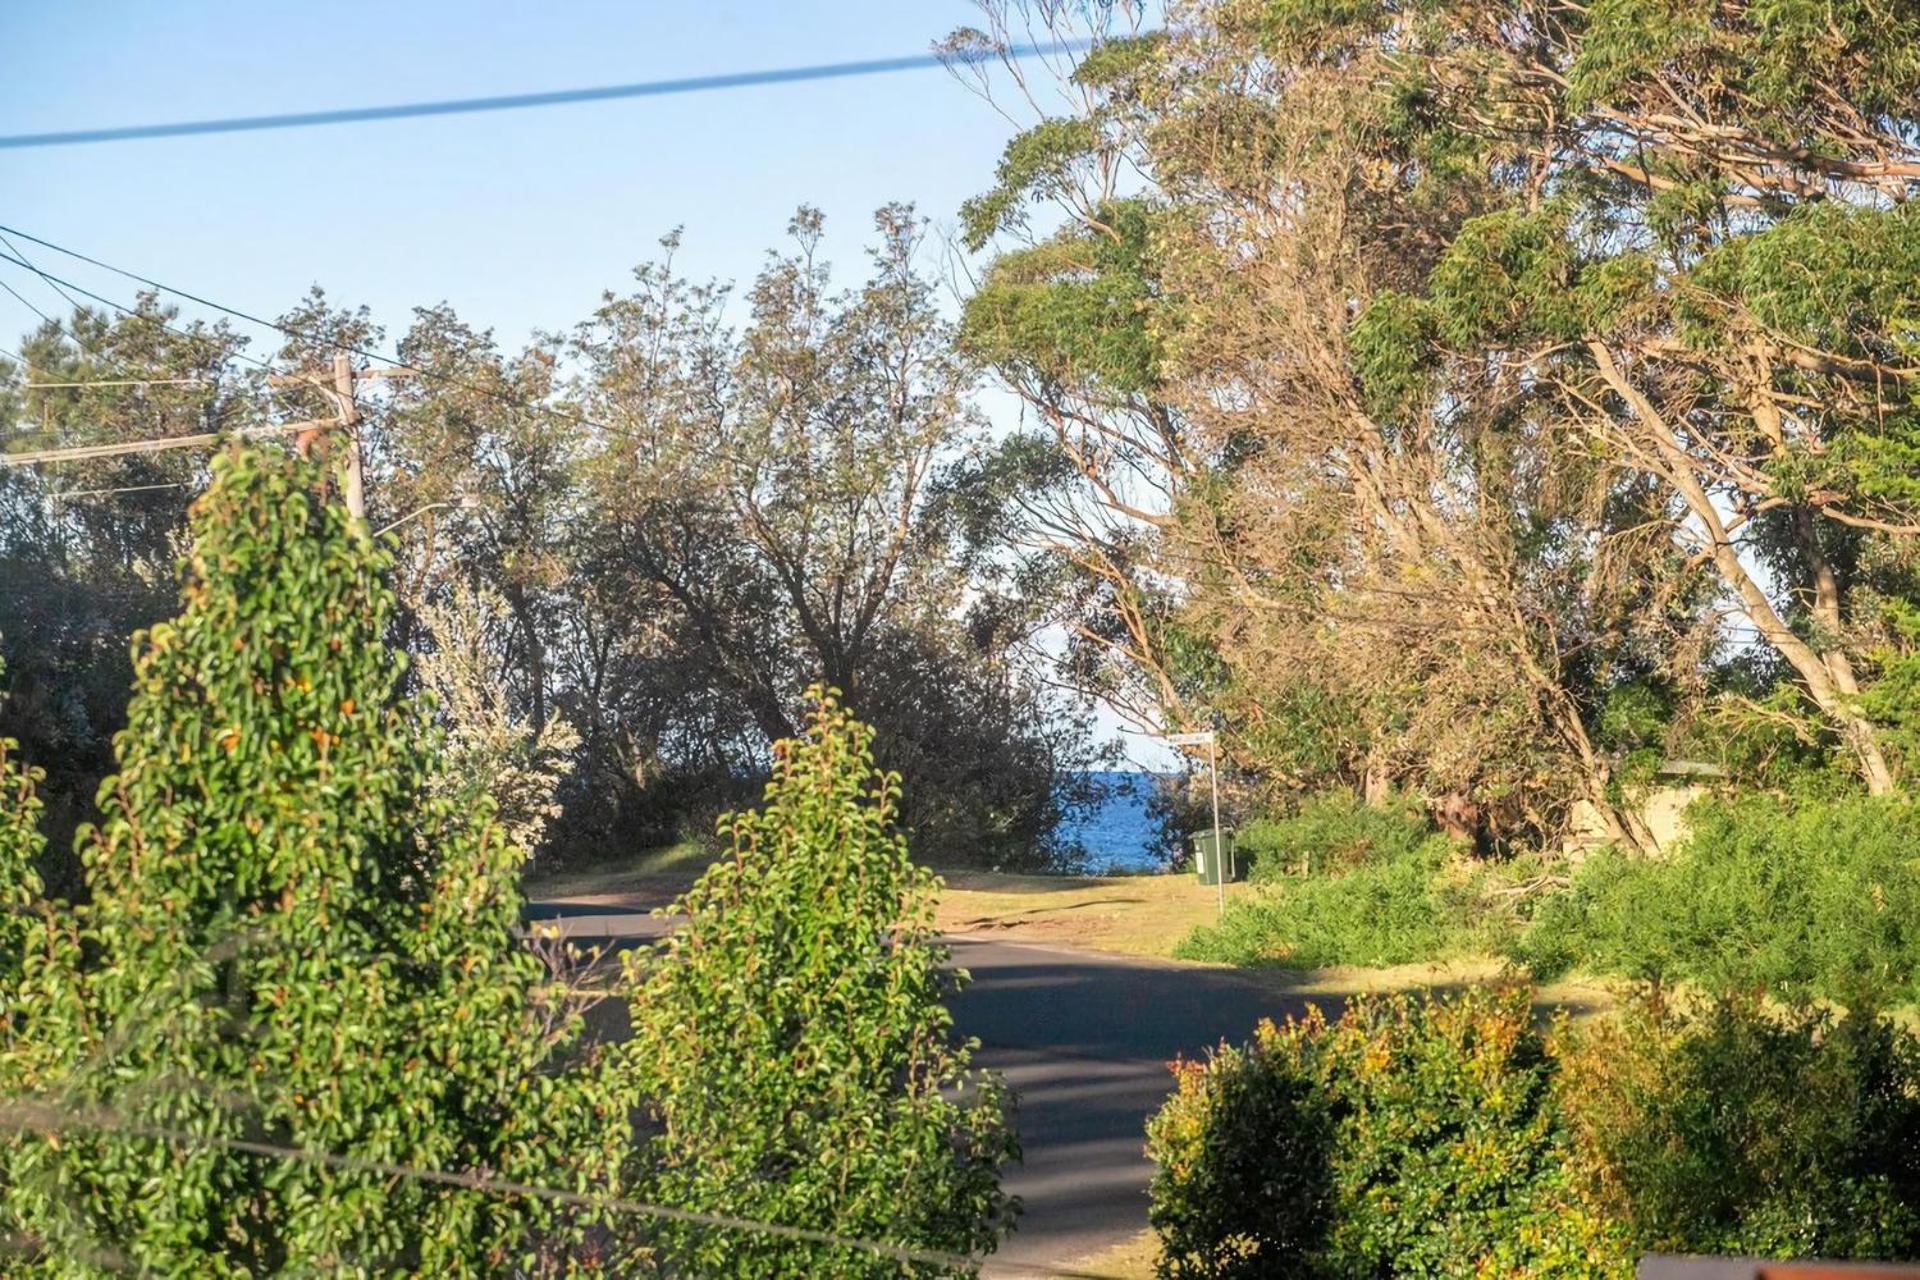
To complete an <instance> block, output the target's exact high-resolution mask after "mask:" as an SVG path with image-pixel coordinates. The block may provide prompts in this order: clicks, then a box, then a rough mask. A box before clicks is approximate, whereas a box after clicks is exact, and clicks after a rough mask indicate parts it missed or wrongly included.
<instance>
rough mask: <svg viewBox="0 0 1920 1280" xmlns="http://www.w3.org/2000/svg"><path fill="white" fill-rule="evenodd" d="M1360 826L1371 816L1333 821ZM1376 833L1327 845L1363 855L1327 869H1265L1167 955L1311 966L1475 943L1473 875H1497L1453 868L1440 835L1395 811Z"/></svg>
mask: <svg viewBox="0 0 1920 1280" xmlns="http://www.w3.org/2000/svg"><path fill="white" fill-rule="evenodd" d="M1382 818H1388V816H1382ZM1311 825H1317V827H1319V829H1321V831H1325V829H1329V827H1338V823H1334V821H1323V819H1319V818H1315V819H1311ZM1365 825H1373V819H1365V821H1363V823H1354V825H1346V827H1338V829H1344V831H1348V833H1354V831H1359V829H1361V827H1365ZM1377 831H1379V833H1380V835H1382V837H1386V835H1390V839H1382V841H1380V842H1377V844H1375V842H1371V837H1365V839H1356V841H1348V842H1336V844H1332V846H1331V848H1334V850H1346V852H1350V854H1354V852H1357V850H1365V854H1367V856H1369V858H1371V860H1367V862H1359V864H1357V865H1352V867H1350V869H1346V871H1338V873H1332V875H1306V877H1273V875H1269V877H1265V881H1263V883H1260V885H1256V887H1254V896H1252V898H1246V900H1242V902H1235V904H1233V906H1229V908H1227V915H1225V917H1223V919H1221V921H1219V923H1217V925H1202V927H1198V929H1194V931H1192V935H1188V936H1187V938H1183V940H1181V944H1179V948H1177V954H1179V956H1185V958H1188V960H1212V961H1219V963H1238V965H1250V963H1283V965H1288V967H1296V969H1317V967H1321V965H1398V963H1413V961H1421V960H1438V958H1444V956H1450V954H1457V952H1463V950H1471V948H1475V946H1476V944H1478V942H1480V938H1478V933H1480V921H1478V915H1480V904H1478V900H1476V894H1475V885H1473V879H1475V877H1480V875H1498V873H1492V871H1484V869H1465V867H1455V865H1453V846H1452V844H1450V842H1448V839H1446V837H1442V835H1425V837H1423V839H1413V835H1415V833H1413V831H1409V829H1407V827H1405V825H1404V823H1402V821H1400V819H1388V821H1382V823H1379V827H1377ZM1323 848H1325V846H1323ZM1256 865H1260V864H1256Z"/></svg>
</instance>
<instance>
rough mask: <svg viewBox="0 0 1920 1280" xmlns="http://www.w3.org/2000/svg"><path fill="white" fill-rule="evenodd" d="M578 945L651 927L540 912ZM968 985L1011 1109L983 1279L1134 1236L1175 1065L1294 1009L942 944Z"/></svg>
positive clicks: (971, 941)
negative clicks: (1006, 1196) (1004, 1207)
mask: <svg viewBox="0 0 1920 1280" xmlns="http://www.w3.org/2000/svg"><path fill="white" fill-rule="evenodd" d="M533 910H534V913H535V914H537V915H539V916H543V917H554V918H557V919H558V920H559V921H560V922H561V923H562V926H563V928H564V929H565V930H566V932H567V933H568V934H569V935H571V936H573V937H575V938H577V939H579V940H581V941H583V942H584V941H588V940H592V939H596V938H606V939H615V940H619V941H623V942H626V941H629V940H630V941H631V942H639V941H642V940H645V939H647V938H652V937H657V936H659V934H660V933H661V932H662V930H663V928H664V927H665V926H664V922H662V921H659V920H654V919H652V918H650V917H648V916H646V915H644V914H640V913H637V912H623V911H619V910H617V909H614V908H608V907H600V906H571V905H564V904H541V905H538V906H536V907H535V908H534V909H533ZM946 941H947V942H948V944H949V945H950V946H951V947H952V948H953V955H954V961H955V963H956V964H958V965H960V966H961V967H963V968H965V969H967V970H968V971H969V972H970V973H971V974H972V976H973V981H972V983H971V984H970V985H969V986H968V987H967V988H966V989H965V990H963V991H962V992H961V993H960V995H959V996H958V997H957V998H956V999H955V1001H954V1004H953V1012H954V1017H955V1020H956V1021H957V1022H958V1024H959V1027H960V1030H961V1032H962V1033H963V1034H966V1035H970V1036H974V1037H976V1038H978V1039H979V1041H980V1052H979V1054H978V1055H977V1056H976V1058H975V1062H976V1064H977V1065H979V1066H982V1067H987V1068H991V1069H993V1070H995V1071H998V1072H1000V1073H1001V1074H1003V1075H1004V1076H1005V1077H1006V1079H1007V1083H1008V1084H1009V1085H1011V1086H1012V1087H1013V1089H1014V1090H1015V1091H1016V1092H1017V1093H1018V1095H1019V1111H1018V1114H1017V1123H1018V1127H1019V1133H1020V1141H1021V1145H1022V1147H1023V1148H1024V1150H1025V1161H1024V1163H1023V1164H1022V1165H1021V1166H1019V1167H1018V1168H1016V1169H1014V1170H1012V1171H1011V1172H1010V1173H1009V1174H1008V1176H1007V1177H1006V1178H1005V1179H1004V1182H1003V1185H1004V1186H1005V1188H1006V1189H1007V1190H1008V1191H1010V1192H1012V1193H1014V1194H1015V1195H1018V1196H1020V1197H1021V1198H1022V1200H1023V1201H1024V1202H1025V1205H1026V1212H1025V1213H1024V1214H1023V1215H1022V1217H1021V1220H1020V1226H1019V1230H1018V1231H1016V1232H1015V1233H1014V1235H1013V1237H1012V1238H1011V1239H1010V1240H1008V1241H1007V1243H1006V1244H1005V1245H1003V1246H1002V1248H1001V1251H1000V1253H999V1254H998V1255H996V1258H995V1263H997V1265H995V1264H992V1263H990V1264H989V1266H988V1268H987V1274H988V1275H993V1274H995V1273H996V1272H1001V1273H1004V1274H1007V1275H1020V1274H1023V1272H1022V1270H1021V1269H1020V1266H1019V1264H1021V1263H1050V1264H1054V1265H1059V1264H1063V1263H1071V1262H1074V1261H1076V1260H1079V1259H1082V1258H1084V1257H1086V1256H1087V1255H1089V1254H1093V1253H1097V1252H1099V1251H1101V1250H1104V1249H1106V1248H1108V1247H1110V1246H1112V1245H1115V1244H1118V1243H1121V1242H1122V1241H1125V1240H1128V1239H1131V1238H1132V1237H1133V1236H1135V1235H1137V1234H1139V1233H1140V1232H1141V1231H1143V1230H1145V1229H1146V1225H1147V1198H1146V1188H1147V1180H1148V1178H1149V1177H1150V1176H1151V1175H1152V1165H1151V1164H1149V1163H1148V1161H1147V1159H1146V1156H1145V1154H1144V1153H1143V1151H1142V1144H1143V1142H1144V1135H1145V1126H1146V1121H1147V1117H1148V1116H1150V1115H1152V1114H1153V1112H1154V1111H1155V1110H1157V1109H1158V1108H1159V1106H1160V1103H1161V1102H1162V1101H1163V1100H1164V1099H1165V1097H1166V1095H1167V1091H1168V1089H1169V1088H1170V1086H1171V1081H1170V1079H1169V1076H1168V1074H1167V1064H1168V1062H1170V1061H1171V1060H1172V1059H1174V1058H1175V1057H1178V1056H1180V1055H1183V1054H1184V1055H1186V1056H1188V1057H1193V1056H1196V1055H1199V1054H1201V1053H1204V1052H1205V1051H1206V1050H1207V1049H1208V1048H1210V1047H1212V1046H1213V1045H1215V1044H1217V1043H1218V1042H1219V1041H1220V1040H1221V1039H1222V1038H1227V1039H1233V1040H1242V1039H1245V1038H1246V1037H1247V1035H1248V1034H1249V1033H1250V1032H1251V1031H1252V1029H1253V1026H1254V1024H1255V1023H1256V1022H1257V1021H1258V1020H1259V1019H1261V1018H1263V1017H1272V1018H1279V1017H1281V1016H1283V1015H1285V1014H1288V1013H1297V1012H1299V1011H1300V1010H1301V1009H1302V1008H1303V1007H1304V1006H1305V1000H1304V999H1302V998H1299V997H1292V996H1288V995H1286V994H1284V993H1280V992H1276V991H1274V990H1272V989H1270V988H1266V987H1263V986H1262V985H1260V984H1259V983H1257V982H1254V981H1252V980H1250V979H1247V978H1245V977H1242V976H1241V975H1239V974H1236V973H1233V972H1232V971H1230V970H1222V969H1208V968H1201V967H1196V966H1187V965H1178V964H1172V963H1165V962H1159V961H1154V960H1147V959H1140V958H1136V957H1132V956H1120V955H1110V954H1104V953H1094V952H1086V951H1077V950H1069V949H1067V948H1062V947H1041V946H1031V945H1025V944H1021V943H1012V942H1001V941H997V940H988V939H982V938H976V937H967V936H961V937H950V938H948V939H946Z"/></svg>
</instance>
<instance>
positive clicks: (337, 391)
mask: <svg viewBox="0 0 1920 1280" xmlns="http://www.w3.org/2000/svg"><path fill="white" fill-rule="evenodd" d="M414 372H415V371H414V370H412V369H402V368H392V369H355V368H354V367H353V357H352V356H351V355H350V354H349V353H347V352H345V351H335V352H334V353H333V369H332V375H331V378H328V377H327V376H326V375H324V374H321V373H318V372H314V373H288V374H279V373H276V374H272V375H270V376H269V377H268V378H267V382H268V384H269V385H272V386H277V387H284V386H301V387H312V388H313V389H314V390H316V391H318V392H319V393H320V394H321V395H323V396H325V397H326V398H327V400H328V402H329V403H331V404H332V406H333V421H332V422H330V423H314V424H313V425H311V426H309V427H306V428H303V429H302V430H301V431H300V432H299V433H298V434H296V435H295V436H294V438H293V447H294V448H295V449H296V450H297V451H298V452H299V454H300V456H301V457H303V458H305V457H309V456H311V454H312V451H313V444H314V441H316V440H319V439H320V438H321V432H322V431H323V430H326V429H331V430H333V431H337V432H339V434H340V438H341V441H342V445H341V447H342V448H344V449H345V450H346V478H345V481H344V482H343V484H342V493H341V496H342V497H343V498H344V499H345V500H346V504H347V513H348V514H349V515H351V516H353V517H354V518H355V519H357V520H364V519H366V518H367V481H366V469H365V461H364V456H363V453H362V450H361V447H360V399H359V384H360V380H361V379H363V378H405V377H409V376H411V375H412V374H413V373H414ZM328 443H329V442H326V441H322V445H321V453H322V455H323V456H324V455H325V453H326V452H327V448H328Z"/></svg>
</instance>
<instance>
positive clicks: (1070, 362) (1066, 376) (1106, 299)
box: [960, 200, 1162, 392]
mask: <svg viewBox="0 0 1920 1280" xmlns="http://www.w3.org/2000/svg"><path fill="white" fill-rule="evenodd" d="M1097 216H1098V220H1099V222H1100V226H1099V227H1097V228H1091V229H1090V228H1069V229H1067V230H1063V231H1061V232H1060V233H1058V234H1057V235H1056V236H1054V237H1053V238H1051V239H1049V240H1045V241H1043V242H1041V243H1040V244H1038V245H1035V246H1034V247H1032V248H1029V249H1023V250H1020V251H1017V252H1012V253H1008V254H1005V255H1003V256H1001V257H1000V258H998V259H996V260H995V262H994V264H993V266H992V268H991V269H990V270H989V271H988V273H987V278H986V280H985V281H983V282H982V284H981V287H980V288H979V289H978V290H977V291H975V293H974V294H973V296H971V297H970V298H968V299H967V303H966V308H965V311H964V313H963V316H962V320H961V327H960V342H961V345H962V346H963V347H964V348H965V349H966V350H968V351H969V352H971V353H972V354H974V355H976V356H978V357H980V358H981V359H984V360H987V361H991V362H994V363H998V364H1004V365H1008V366H1018V367H1020V368H1022V369H1024V370H1027V371H1029V372H1030V373H1031V374H1033V375H1038V376H1040V377H1043V378H1046V379H1049V380H1053V381H1057V382H1061V383H1065V384H1068V385H1076V386H1077V385H1081V384H1098V385H1106V386H1110V387H1112V388H1114V389H1116V390H1118V391H1122V392H1142V391H1148V390H1150V389H1152V388H1153V387H1154V386H1155V385H1156V384H1157V382H1158V380H1159V370H1160V361H1161V359H1162V351H1161V341H1160V336H1159V335H1158V334H1157V333H1156V331H1155V329H1154V320H1155V318H1156V314H1157V308H1156V303H1157V300H1158V297H1159V281H1158V272H1157V268H1156V267H1155V265H1154V259H1153V245H1152V237H1153V231H1154V220H1155V217H1156V213H1155V210H1154V209H1153V207H1152V206H1151V205H1150V204H1148V203H1147V202H1145V201H1141V200H1118V201H1113V202H1111V203H1109V204H1108V205H1106V206H1104V207H1102V208H1101V209H1100V210H1099V211H1098V215H1097Z"/></svg>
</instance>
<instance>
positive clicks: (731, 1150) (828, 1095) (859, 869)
mask: <svg viewBox="0 0 1920 1280" xmlns="http://www.w3.org/2000/svg"><path fill="white" fill-rule="evenodd" d="M813 696H814V699H815V702H814V711H813V714H812V718H811V721H810V723H809V724H808V726H807V729H806V733H805V736H803V737H801V738H798V739H794V740H791V741H786V742H782V743H780V744H779V745H778V746H777V747H776V753H777V757H776V764H775V767H774V776H773V780H772V781H771V782H770V783H769V784H768V786H767V792H766V802H765V804H764V806H763V807H762V808H761V809H760V810H759V811H757V812H750V813H745V814H739V815H734V816H732V817H730V818H727V819H725V820H723V821H722V824H721V829H722V831H723V833H725V834H727V835H729V836H730V837H731V840H732V851H731V854H730V855H726V856H722V857H721V858H720V859H719V860H718V861H717V862H715V864H714V865H713V867H712V868H711V869H710V870H709V871H708V872H707V873H706V874H705V875H704V876H703V877H702V878H701V880H700V882H699V883H698V884H697V885H695V886H694V888H693V889H692V890H691V891H690V892H689V893H688V894H687V895H686V896H685V897H684V898H683V899H682V900H681V901H680V902H679V903H677V904H676V905H675V906H674V907H673V908H672V910H673V911H675V912H683V913H684V914H685V915H686V917H687V921H686V923H685V924H684V925H683V926H681V927H680V928H679V929H678V930H676V932H675V933H674V935H673V937H672V938H671V940H670V941H669V942H668V943H667V945H666V948H665V950H664V951H663V952H662V953H661V955H660V956H659V957H658V958H657V959H656V960H653V961H651V968H650V969H647V970H646V972H645V988H644V990H643V991H642V993H641V995H640V997H639V999H638V1000H636V1002H635V1004H634V1019H635V1026H634V1038H633V1040H632V1041H631V1042H630V1045H629V1046H628V1055H629V1057H628V1061H629V1063H630V1064H631V1066H632V1068H633V1069H634V1072H635V1076H636V1078H637V1079H638V1080H639V1081H641V1082H642V1087H643V1088H644V1091H645V1093H646V1096H647V1098H648V1100H649V1106H650V1107H651V1109H652V1113H653V1116H652V1118H653V1121H654V1124H655V1126H656V1136H655V1137H654V1138H653V1140H652V1141H651V1143H650V1144H649V1145H648V1146H647V1147H646V1148H645V1149H644V1150H643V1151H642V1152H641V1153H640V1154H641V1161H640V1163H639V1165H638V1166H637V1168H636V1169H635V1171H634V1178H635V1181H636V1183H637V1184H638V1185H640V1186H642V1187H644V1188H645V1194H646V1195H647V1196H648V1197H649V1198H651V1199H654V1200H657V1201H660V1202H663V1203H666V1204H671V1205H676V1206H681V1207H685V1208H688V1209H695V1210H701V1211H707V1212H721V1213H728V1214H732V1215H736V1216H744V1217H748V1218H753V1219H757V1220H760V1221H770V1222H775V1223H779V1224H782V1225H786V1226H792V1227H800V1228H804V1229H808V1230H813V1231H823V1232H831V1233H834V1234H837V1235H841V1236H850V1237H857V1238H860V1239H864V1240H869V1241H876V1240H877V1241H883V1242H888V1243H893V1244H898V1245H904V1246H908V1247H911V1248H916V1249H923V1250H936V1251H945V1252H948V1253H953V1254H975V1253H979V1252H984V1251H986V1250H989V1249H991V1248H992V1247H993V1245H994V1243H995V1241H996V1240H997V1239H998V1238H999V1236H1000V1234H1001V1233H1002V1232H1004V1231H1005V1230H1006V1228H1007V1226H1008V1224H1009V1222H1010V1219H1011V1216H1012V1213H1013V1211H1014V1209H1015V1205H1014V1204H1013V1203H1012V1202H1011V1201H1010V1200H1009V1198H1008V1197H1007V1196H1005V1195H1004V1194H1003V1193H1002V1192H1001V1191H1000V1189H999V1171H1000V1168H1001V1166H1002V1165H1004V1164H1005V1163H1006V1162H1007V1161H1008V1160H1009V1159H1012V1158H1014V1157H1015V1156H1016V1155H1017V1144H1016V1143H1015V1140H1014V1138H1013V1136H1012V1134H1011V1132H1010V1131H1009V1129H1008V1127H1007V1124H1006V1121H1005V1116H1004V1106H1005V1095H1004V1091H1003V1089H1002V1088H1001V1086H1000V1084H999V1082H998V1081H997V1080H995V1079H993V1078H991V1077H988V1076H984V1075H981V1074H979V1073H976V1072H974V1071H972V1070H970V1069H969V1065H968V1064H969V1057H970V1050H971V1045H970V1044H965V1043H957V1042H956V1041H955V1039H954V1037H953V1034H952V1017H951V1015H950V1014H949V1013H948V1011H947V1009H946V1007H945V1005H944V1004H943V1003H942V999H943V996H944V994H945V993H946V991H947V989H948V984H949V973H948V970H947V969H946V968H945V962H946V959H947V956H946V954H945V950H944V949H943V948H941V947H938V946H936V945H934V944H933V943H932V941H931V938H932V930H933V901H934V894H935V892H936V881H935V879H934V877H933V875H932V873H931V872H929V871H927V870H925V869H924V868H921V867H918V866H916V865H915V864H914V862H913V861H912V860H911V859H910V858H909V857H908V855H907V847H906V841H905V840H904V839H903V838H902V836H901V835H900V833H899V831H898V830H897V828H896V826H895V819H896V814H897V806H898V803H899V779H898V777H897V776H896V775H893V774H884V773H881V772H879V771H878V770H877V769H875V767H874V764H873V757H872V754H871V743H872V737H873V734H872V730H870V729H869V728H868V727H867V726H865V725H863V724H861V723H860V722H859V721H857V720H854V719H852V718H851V717H850V716H848V715H847V714H846V712H845V711H843V710H842V709H841V708H840V706H839V705H838V703H837V701H836V700H835V698H834V696H833V695H831V694H822V693H820V691H818V690H815V691H814V694H813ZM630 963H631V964H633V965H634V966H635V967H636V968H640V967H643V966H645V965H646V964H647V963H648V962H647V961H644V960H642V959H638V958H636V959H635V960H633V961H631V962H630ZM653 1243H654V1245H655V1247H656V1248H657V1250H658V1252H659V1256H660V1257H661V1258H662V1259H663V1260H664V1261H665V1262H666V1264H667V1266H668V1268H669V1270H670V1272H671V1274H675V1275H683V1274H684V1275H700V1276H741V1277H754V1278H755V1280H761V1278H764V1277H770V1276H796V1277H798V1276H819V1275H833V1276H862V1275H873V1276H897V1275H900V1274H902V1270H903V1264H902V1262H901V1261H899V1260H897V1259H889V1258H882V1257H878V1256H876V1255H874V1254H871V1253H863V1252H860V1251H858V1250H855V1249H849V1248H846V1247H843V1246H829V1245H814V1244H807V1243H798V1242H794V1241H792V1240H783V1239H778V1238H773V1237H767V1236H755V1235H752V1234H748V1233H742V1232H739V1231H716V1230H712V1229H710V1228H705V1227H688V1228H670V1229H667V1230H665V1231H663V1232H661V1233H660V1234H659V1235H658V1236H657V1237H656V1238H655V1239H654V1241H653ZM906 1270H907V1272H908V1273H909V1274H930V1273H937V1272H939V1271H941V1270H943V1268H941V1267H939V1266H937V1265H932V1266H929V1265H925V1264H921V1263H913V1264H909V1265H907V1266H906Z"/></svg>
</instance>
